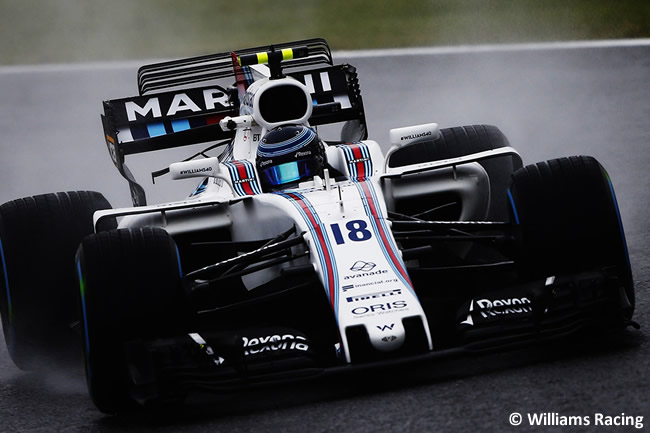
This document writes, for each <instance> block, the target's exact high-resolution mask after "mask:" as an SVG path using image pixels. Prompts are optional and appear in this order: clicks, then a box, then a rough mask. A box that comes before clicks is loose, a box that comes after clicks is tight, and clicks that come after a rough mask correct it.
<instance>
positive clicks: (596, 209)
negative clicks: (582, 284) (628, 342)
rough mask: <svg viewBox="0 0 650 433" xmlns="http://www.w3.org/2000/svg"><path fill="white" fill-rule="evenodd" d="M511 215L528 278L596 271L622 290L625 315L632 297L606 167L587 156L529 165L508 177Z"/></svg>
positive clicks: (631, 306)
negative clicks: (518, 228) (517, 229)
mask: <svg viewBox="0 0 650 433" xmlns="http://www.w3.org/2000/svg"><path fill="white" fill-rule="evenodd" d="M509 196H510V200H511V203H512V209H513V214H514V218H515V220H516V222H517V223H518V224H520V226H521V228H522V232H523V233H522V239H523V251H522V268H523V271H524V273H525V274H527V276H529V277H534V278H544V277H548V276H552V275H559V274H563V273H565V274H566V273H575V272H581V271H588V270H592V269H601V270H604V271H605V272H607V273H608V275H611V276H613V277H614V278H616V280H617V281H618V284H619V286H621V287H622V288H623V294H624V295H625V296H623V297H622V298H626V299H621V301H620V303H621V309H622V312H623V317H624V319H627V320H629V319H631V318H632V314H633V312H634V304H635V296H634V286H633V281H632V271H631V268H630V261H629V257H628V251H627V244H626V241H625V234H624V231H623V224H622V222H621V217H620V214H619V209H618V204H617V202H616V196H615V194H614V188H613V186H612V182H611V180H610V178H609V175H608V174H607V171H605V169H604V168H603V166H602V165H600V163H599V162H598V161H597V160H596V159H594V158H592V157H588V156H573V157H569V158H560V159H554V160H551V161H547V162H540V163H537V164H534V165H529V166H527V167H524V168H522V169H520V170H518V171H516V172H515V173H514V174H513V176H512V184H511V186H510V190H509Z"/></svg>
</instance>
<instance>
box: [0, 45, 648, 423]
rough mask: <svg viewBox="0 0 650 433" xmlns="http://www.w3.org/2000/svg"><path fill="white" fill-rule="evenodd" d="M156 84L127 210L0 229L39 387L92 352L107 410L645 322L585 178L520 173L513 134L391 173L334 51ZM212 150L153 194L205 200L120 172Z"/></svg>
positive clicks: (129, 134)
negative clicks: (154, 158)
mask: <svg viewBox="0 0 650 433" xmlns="http://www.w3.org/2000/svg"><path fill="white" fill-rule="evenodd" d="M233 80H234V83H233ZM138 86H139V93H140V94H139V96H136V97H131V98H125V99H114V100H109V101H105V102H104V115H103V116H102V121H103V126H104V133H105V140H106V145H107V147H108V151H109V153H110V156H111V158H112V160H113V162H114V164H115V166H116V167H117V169H118V171H119V172H120V174H121V175H122V176H123V177H124V178H125V179H126V180H127V181H128V183H129V187H130V192H131V197H132V200H133V205H134V206H133V207H131V208H123V209H112V208H111V206H110V204H109V203H108V202H107V200H106V199H105V198H104V197H103V196H102V195H101V194H99V193H97V192H87V191H78V192H66V193H56V194H46V195H40V196H35V197H29V198H23V199H18V200H14V201H11V202H9V203H5V204H4V205H2V207H1V208H0V240H1V243H0V254H1V256H2V277H1V278H0V281H2V289H1V290H0V308H1V313H2V325H3V330H4V335H5V340H6V342H7V347H8V349H9V353H10V355H11V357H12V359H13V361H14V362H15V364H16V365H17V366H18V367H19V368H22V369H34V368H39V366H40V365H42V364H43V363H49V362H51V360H54V361H56V360H57V359H58V357H60V356H62V355H61V353H62V352H66V353H67V352H71V353H75V352H74V345H76V344H79V340H81V344H82V347H83V354H84V359H85V370H86V378H87V382H88V388H89V392H90V395H91V397H92V399H93V401H94V403H95V405H96V406H97V407H98V408H99V409H100V410H101V411H104V412H107V413H112V412H117V411H121V410H124V409H127V408H129V407H131V406H133V405H134V403H139V404H143V405H147V404H156V403H160V402H178V401H181V400H183V398H185V397H186V396H187V395H189V394H190V393H191V392H193V391H214V392H220V393H227V392H232V391H235V390H239V389H243V388H248V387H255V386H263V385H265V384H269V383H277V382H278V381H284V380H287V381H292V380H302V379H305V378H312V377H317V376H323V375H328V374H337V373H341V372H345V371H350V370H354V369H359V370H362V369H364V368H369V367H373V366H378V365H395V364H397V363H408V362H410V361H413V360H418V361H419V362H421V361H422V360H431V361H433V360H437V359H442V358H447V357H452V356H457V355H459V354H464V355H466V354H474V353H476V354H479V353H484V352H491V351H500V350H505V349H509V348H512V347H522V346H526V345H536V344H540V343H545V342H548V341H550V340H553V339H564V338H567V337H569V336H572V335H583V333H590V334H592V335H593V334H594V333H595V335H600V334H598V333H603V332H605V331H609V330H618V329H623V328H625V327H627V326H629V325H634V322H633V321H632V314H633V310H634V302H635V300H634V288H633V283H632V275H631V270H630V263H629V259H628V254H627V246H626V243H625V237H624V232H623V228H622V224H621V218H620V216H619V211H618V207H617V203H616V198H615V195H614V191H613V187H612V183H611V181H610V179H609V177H608V175H607V172H606V171H605V170H604V168H603V167H602V166H601V165H600V164H599V163H598V162H597V161H596V160H595V159H593V158H591V157H586V156H575V157H567V158H560V159H555V160H551V161H547V162H541V163H537V164H534V165H529V166H526V167H523V166H522V160H521V157H520V155H519V154H518V153H517V151H515V149H513V148H512V147H510V145H509V143H508V140H507V139H506V137H505V136H504V135H503V134H502V132H501V131H500V130H499V129H498V128H496V127H494V126H488V125H473V126H461V127H453V128H442V129H441V128H439V127H438V125H437V124H435V123H430V124H424V125H416V126H408V127H403V128H397V129H392V130H391V131H390V148H389V149H388V150H387V151H386V152H382V150H381V148H380V146H379V144H377V143H376V142H375V141H372V140H368V139H367V138H368V134H367V127H366V119H365V113H364V107H363V102H362V98H361V92H360V87H359V80H358V77H357V72H356V69H355V68H354V67H353V66H351V65H349V64H343V65H335V64H334V63H333V61H332V55H331V52H330V49H329V46H328V45H327V43H326V41H324V40H322V39H311V40H304V41H297V42H291V43H286V44H279V45H272V46H264V47H257V48H251V49H244V50H239V51H234V52H226V53H220V54H214V55H207V56H202V57H195V58H189V59H184V60H178V61H170V62H165V63H158V64H152V65H147V66H144V67H142V68H140V70H139V71H138ZM328 134H329V135H332V136H333V137H334V138H333V137H330V136H328ZM201 143H204V147H205V149H204V150H202V151H201V152H199V153H197V154H196V155H193V156H191V157H190V158H187V159H185V160H183V161H180V162H175V163H172V164H171V165H169V167H168V168H165V169H164V170H160V171H157V172H154V173H152V177H153V178H154V179H155V178H158V177H160V176H170V177H171V178H172V179H186V178H197V179H198V182H199V183H198V186H196V188H194V189H193V190H192V192H191V193H190V194H189V196H188V197H186V198H184V199H182V200H180V201H175V202H171V203H164V204H157V205H156V204H154V205H149V204H147V200H146V194H145V191H144V189H143V188H142V187H141V186H140V184H138V182H137V181H136V178H135V176H134V175H133V174H132V172H131V171H130V170H129V168H128V167H127V165H126V161H125V160H126V157H127V156H128V155H132V154H137V153H143V152H149V151H154V150H161V149H170V148H174V147H180V146H188V145H195V144H201ZM213 155H217V156H213ZM35 263H36V264H37V265H36V266H35V265H34V264H35ZM75 331H76V333H75ZM79 335H81V338H79ZM64 349H65V350H64Z"/></svg>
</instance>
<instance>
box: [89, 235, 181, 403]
mask: <svg viewBox="0 0 650 433" xmlns="http://www.w3.org/2000/svg"><path fill="white" fill-rule="evenodd" d="M77 272H78V281H79V293H80V298H81V315H82V329H83V342H84V353H85V365H86V378H87V383H88V390H89V393H90V396H91V398H92V400H93V402H94V403H95V405H96V406H97V408H98V409H99V410H101V411H102V412H106V413H115V412H119V411H122V410H127V409H128V408H129V407H131V406H133V405H134V399H133V398H132V397H131V394H130V383H131V380H130V376H129V369H128V361H127V354H126V347H125V345H126V343H127V342H128V341H129V340H137V339H143V338H151V337H164V336H169V335H174V334H175V333H177V332H182V330H183V329H184V326H185V325H184V323H185V319H186V317H187V314H186V310H185V307H184V305H185V300H184V296H183V291H182V288H181V284H180V279H181V267H180V260H179V256H178V250H177V248H176V244H175V243H174V241H173V239H172V238H171V236H170V235H169V234H168V233H167V232H166V231H164V230H163V229H159V228H150V227H149V228H141V229H119V230H112V231H107V232H102V233H97V234H94V235H91V236H88V237H87V238H85V239H84V240H83V242H82V243H81V245H80V247H79V250H78V252H77Z"/></svg>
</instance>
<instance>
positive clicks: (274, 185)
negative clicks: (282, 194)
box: [255, 125, 327, 191]
mask: <svg viewBox="0 0 650 433" xmlns="http://www.w3.org/2000/svg"><path fill="white" fill-rule="evenodd" d="M326 163H327V157H326V156H325V146H324V145H323V142H322V141H321V140H320V139H319V138H318V134H316V132H315V131H314V130H313V129H311V128H308V127H306V126H302V125H288V126H279V127H277V128H274V129H272V130H270V131H269V132H267V133H266V135H265V136H264V137H263V138H262V141H261V142H260V144H259V146H258V147H257V158H256V161H255V165H256V167H257V173H258V174H259V176H260V183H261V185H262V189H263V190H264V191H275V190H278V189H282V188H284V187H286V186H287V185H289V184H292V183H297V182H300V181H304V180H307V179H309V178H312V177H314V176H316V175H322V173H323V168H324V167H325V164H326Z"/></svg>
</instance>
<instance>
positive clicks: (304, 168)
mask: <svg viewBox="0 0 650 433" xmlns="http://www.w3.org/2000/svg"><path fill="white" fill-rule="evenodd" d="M320 169H321V164H320V162H319V161H318V160H314V159H302V160H299V161H291V162H285V163H284V164H278V165H276V166H273V167H269V168H266V169H264V170H263V171H262V173H261V176H262V177H263V178H264V180H266V183H267V184H268V185H271V186H279V185H285V184H288V183H292V182H296V181H298V180H301V179H304V178H307V177H312V176H315V175H317V174H318V173H319V172H320Z"/></svg>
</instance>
